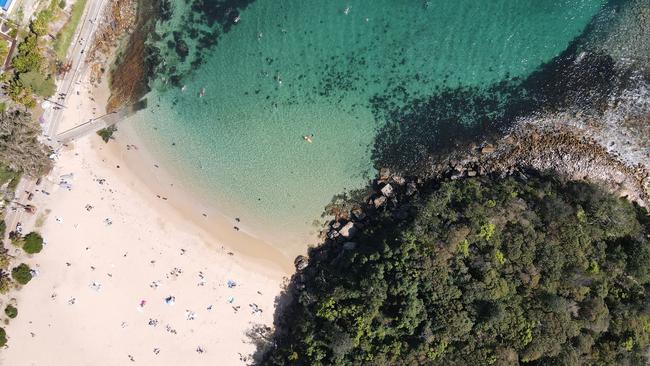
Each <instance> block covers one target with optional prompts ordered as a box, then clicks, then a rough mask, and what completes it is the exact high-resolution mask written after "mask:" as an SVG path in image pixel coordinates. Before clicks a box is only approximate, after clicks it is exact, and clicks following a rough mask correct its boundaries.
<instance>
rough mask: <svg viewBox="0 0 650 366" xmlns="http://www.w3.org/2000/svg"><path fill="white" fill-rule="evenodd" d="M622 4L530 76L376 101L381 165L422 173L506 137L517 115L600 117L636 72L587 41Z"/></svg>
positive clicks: (377, 162)
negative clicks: (430, 163) (398, 102)
mask: <svg viewBox="0 0 650 366" xmlns="http://www.w3.org/2000/svg"><path fill="white" fill-rule="evenodd" d="M622 3H623V1H610V3H609V4H608V5H607V6H605V7H604V9H603V10H602V11H601V13H600V14H601V15H600V16H596V17H595V18H594V20H593V21H592V22H591V23H590V24H589V25H588V27H587V28H586V29H585V31H584V32H583V33H582V34H581V35H580V36H579V37H577V38H576V39H574V40H573V41H572V42H571V44H570V45H569V46H568V47H567V49H565V50H564V51H563V52H562V53H561V54H560V55H559V56H557V57H556V58H554V59H552V60H551V61H549V62H548V63H546V64H543V65H541V66H540V67H539V68H538V69H537V70H536V71H535V72H533V73H532V74H531V75H529V76H528V77H527V78H525V79H516V78H513V79H508V78H506V80H504V81H501V82H499V83H497V84H493V85H490V86H487V87H483V88H481V87H458V88H447V89H444V90H442V91H440V92H437V93H436V94H434V95H432V96H429V97H426V98H420V99H416V100H413V101H412V102H411V103H410V104H408V105H407V106H405V107H394V106H392V105H391V103H390V100H391V96H390V93H388V94H386V95H381V96H376V97H375V98H373V100H372V106H373V112H374V114H375V118H376V119H378V120H381V121H383V122H384V123H383V124H382V125H381V126H382V127H380V128H379V130H378V131H377V135H376V138H375V142H374V145H373V147H372V160H373V163H374V166H375V168H377V169H379V168H381V167H388V168H391V169H394V170H396V171H403V172H405V173H407V174H417V173H421V172H422V170H423V169H426V161H427V160H428V159H429V158H432V157H436V156H442V155H446V154H448V153H449V152H451V151H452V150H455V149H459V148H465V147H468V146H469V145H470V144H472V143H479V142H482V141H484V140H485V139H487V138H490V137H496V136H498V135H500V134H503V133H504V132H505V131H506V130H507V129H508V127H510V126H512V125H513V123H514V122H515V121H516V120H517V118H520V117H524V116H530V115H533V114H535V113H542V112H557V111H572V112H581V113H583V114H589V115H597V114H599V113H601V112H602V111H604V109H605V108H606V107H607V104H608V102H609V101H610V100H611V98H612V96H614V95H616V94H617V93H618V92H620V91H621V90H622V89H623V88H624V87H625V82H626V80H628V79H629V76H630V73H631V71H630V70H622V69H619V68H618V67H617V65H616V62H615V60H614V59H613V58H612V57H611V56H609V55H607V54H604V53H602V52H600V51H596V50H591V49H588V48H586V47H585V44H587V39H588V37H590V36H591V34H592V32H595V31H596V29H601V28H603V23H604V22H606V21H607V20H608V19H609V17H607V16H605V15H603V14H610V13H612V12H616V11H618V8H619V7H620V6H621V5H622Z"/></svg>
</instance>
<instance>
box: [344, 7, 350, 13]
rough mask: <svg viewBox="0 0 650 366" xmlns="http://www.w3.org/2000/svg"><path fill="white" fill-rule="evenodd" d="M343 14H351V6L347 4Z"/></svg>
mask: <svg viewBox="0 0 650 366" xmlns="http://www.w3.org/2000/svg"><path fill="white" fill-rule="evenodd" d="M343 14H345V15H348V14H350V7H349V6H346V7H345V9H344V10H343Z"/></svg>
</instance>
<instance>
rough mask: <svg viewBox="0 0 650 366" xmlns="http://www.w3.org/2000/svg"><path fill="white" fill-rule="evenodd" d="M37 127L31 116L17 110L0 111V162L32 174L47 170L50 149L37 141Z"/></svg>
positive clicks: (39, 131) (15, 169)
mask: <svg viewBox="0 0 650 366" xmlns="http://www.w3.org/2000/svg"><path fill="white" fill-rule="evenodd" d="M40 133H41V128H40V126H39V125H38V123H36V122H35V121H34V120H32V116H31V115H30V114H28V113H26V112H22V111H19V110H13V111H7V112H0V165H3V166H6V167H8V168H9V169H10V170H11V171H14V172H21V173H25V174H27V175H29V176H32V177H38V176H41V175H43V174H45V173H47V171H48V170H49V169H50V167H51V161H50V160H49V158H48V156H49V154H50V153H51V151H50V150H49V149H48V148H47V147H46V146H45V145H43V144H41V143H40V142H39V141H38V136H39V135H40Z"/></svg>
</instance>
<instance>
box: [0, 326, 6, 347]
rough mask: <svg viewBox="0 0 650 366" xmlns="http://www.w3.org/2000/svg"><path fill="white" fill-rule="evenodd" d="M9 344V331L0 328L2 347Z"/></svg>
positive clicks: (0, 344) (0, 343)
mask: <svg viewBox="0 0 650 366" xmlns="http://www.w3.org/2000/svg"><path fill="white" fill-rule="evenodd" d="M5 344H7V332H5V330H4V328H0V347H4V346H5Z"/></svg>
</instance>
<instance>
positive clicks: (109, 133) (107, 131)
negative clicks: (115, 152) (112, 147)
mask: <svg viewBox="0 0 650 366" xmlns="http://www.w3.org/2000/svg"><path fill="white" fill-rule="evenodd" d="M115 131H117V127H115V125H110V126H108V127H106V128H102V129H101V130H99V131H97V134H98V135H99V137H101V138H102V140H104V142H108V141H110V139H111V138H113V134H114V133H115Z"/></svg>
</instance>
